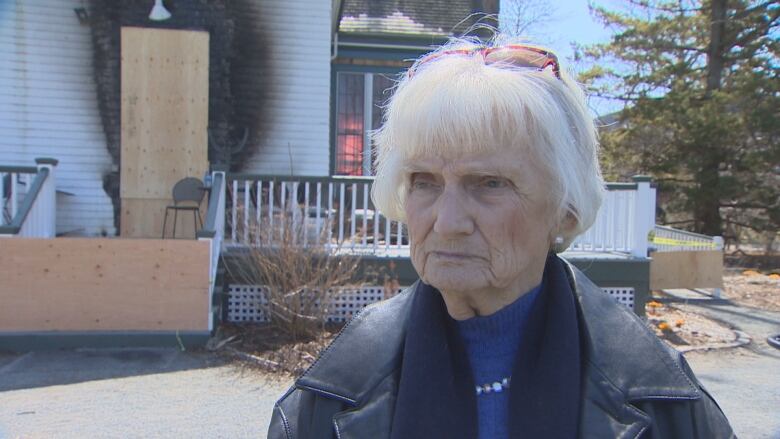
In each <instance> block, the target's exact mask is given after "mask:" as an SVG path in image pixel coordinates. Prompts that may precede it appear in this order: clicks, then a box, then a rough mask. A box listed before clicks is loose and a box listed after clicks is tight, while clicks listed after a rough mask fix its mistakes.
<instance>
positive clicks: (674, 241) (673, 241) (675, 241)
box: [652, 236, 718, 248]
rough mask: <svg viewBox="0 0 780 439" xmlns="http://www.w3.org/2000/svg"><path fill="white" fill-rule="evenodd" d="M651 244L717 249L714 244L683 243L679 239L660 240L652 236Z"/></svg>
mask: <svg viewBox="0 0 780 439" xmlns="http://www.w3.org/2000/svg"><path fill="white" fill-rule="evenodd" d="M652 242H653V243H654V244H662V245H679V246H682V247H708V248H717V246H718V245H717V244H716V243H714V242H698V241H683V240H680V239H672V238H661V237H658V236H654V237H653V239H652Z"/></svg>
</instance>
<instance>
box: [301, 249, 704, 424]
mask: <svg viewBox="0 0 780 439" xmlns="http://www.w3.org/2000/svg"><path fill="white" fill-rule="evenodd" d="M564 262H565V261H564ZM564 265H565V267H566V271H567V275H568V277H569V280H570V283H571V285H572V290H573V291H574V292H575V295H576V298H577V304H578V317H579V320H580V341H581V343H582V345H581V349H582V357H583V365H584V370H583V374H582V376H583V380H584V385H583V394H582V397H583V399H584V402H583V406H582V409H581V410H582V414H581V433H583V432H585V430H586V429H587V430H591V429H592V428H596V429H597V430H600V431H605V430H603V429H600V428H599V427H600V426H603V427H604V428H605V429H608V430H606V431H612V432H614V433H616V434H617V433H618V432H619V433H620V434H618V435H617V436H620V437H636V436H638V435H639V434H640V433H641V432H642V431H644V429H645V428H647V426H648V425H649V424H650V418H649V417H648V416H647V415H646V414H644V413H643V412H641V411H639V410H638V409H637V408H636V407H634V405H633V404H632V403H635V402H640V401H643V400H652V399H666V400H675V399H677V400H692V399H698V398H700V397H701V394H700V392H699V390H698V389H697V387H696V386H695V385H694V384H693V383H692V382H691V380H690V379H689V378H688V376H687V375H686V374H685V373H684V372H683V370H682V369H681V367H680V365H679V364H678V363H677V362H675V361H674V360H673V359H672V358H671V357H670V356H669V351H670V349H671V348H667V347H666V346H665V345H664V344H663V342H661V341H660V340H658V339H657V338H655V337H654V336H653V335H652V334H651V333H650V332H649V331H647V330H646V329H645V328H644V327H643V325H644V323H642V322H641V321H638V319H637V317H636V316H635V315H634V314H633V313H632V312H630V311H629V310H627V309H625V308H624V307H622V305H621V306H617V307H616V306H615V302H614V300H613V299H612V298H610V297H609V296H607V295H606V294H604V293H603V292H602V291H601V290H600V288H599V287H597V286H596V285H594V284H593V283H592V282H591V281H590V280H588V279H587V278H586V277H585V275H583V274H582V273H581V272H580V271H579V270H577V269H576V268H575V267H573V266H572V265H570V264H569V263H565V264H564ZM420 285H421V284H420V282H419V281H418V282H416V283H415V284H414V285H412V286H411V287H409V288H407V289H406V290H405V291H404V292H402V293H401V294H399V295H397V296H396V297H393V298H392V299H389V300H387V301H385V302H384V303H382V304H381V305H380V306H373V305H372V306H369V307H367V308H366V309H365V310H364V311H362V312H361V313H359V314H358V315H357V316H356V317H355V318H353V319H352V320H351V321H350V323H348V324H347V325H346V326H345V327H344V329H343V330H342V332H341V333H340V334H339V336H338V337H336V339H335V340H334V341H333V343H332V344H331V345H330V346H329V347H328V348H327V349H326V350H325V351H324V352H323V353H322V354H321V355H320V357H319V359H318V360H317V361H316V362H315V363H314V364H313V365H312V366H311V367H310V368H309V370H307V371H306V372H305V373H304V374H303V376H301V378H299V379H298V380H297V381H296V386H297V387H299V388H302V389H308V390H310V391H313V392H315V393H318V394H321V395H323V396H326V397H330V398H336V399H339V400H341V401H343V402H345V403H347V404H348V405H350V406H353V407H354V408H353V409H351V410H348V411H345V412H342V413H340V414H339V415H337V416H336V418H335V423H336V427H337V428H339V429H340V437H342V438H347V437H365V436H361V435H362V434H363V433H365V431H364V429H362V428H361V427H360V425H363V424H365V422H366V416H368V417H371V418H374V416H369V415H370V413H383V414H384V415H386V416H390V417H392V410H393V403H394V400H395V398H394V397H390V398H387V397H382V398H381V399H380V400H370V401H367V398H368V399H370V398H369V396H370V395H372V394H373V392H374V391H375V390H377V389H383V390H385V391H386V390H387V388H391V387H392V385H391V384H388V383H392V382H393V381H394V378H393V377H394V376H396V375H397V372H398V370H399V368H400V356H401V353H402V352H403V343H404V338H405V335H406V327H407V321H406V318H407V317H408V316H409V314H410V312H409V311H410V310H409V307H410V306H411V303H412V300H411V298H412V297H413V295H414V293H415V291H417V289H418V288H419V287H420ZM605 309H611V311H610V312H604V310H605ZM356 347H359V348H356ZM672 355H679V354H676V353H672ZM615 359H620V361H615ZM369 402H370V403H369ZM364 403H365V404H364ZM369 412H370V413H369ZM382 417H383V418H384V416H382ZM352 428H355V429H356V432H357V435H356V436H351V435H350V434H349V430H351V429H352ZM617 436H616V437H617ZM377 437H378V436H377Z"/></svg>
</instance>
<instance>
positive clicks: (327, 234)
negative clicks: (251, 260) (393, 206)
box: [229, 175, 409, 256]
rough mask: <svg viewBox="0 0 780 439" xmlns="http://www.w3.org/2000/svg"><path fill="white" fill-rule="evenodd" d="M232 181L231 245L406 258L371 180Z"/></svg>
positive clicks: (404, 243) (401, 231)
mask: <svg viewBox="0 0 780 439" xmlns="http://www.w3.org/2000/svg"><path fill="white" fill-rule="evenodd" d="M229 179H231V200H232V203H231V208H230V219H229V229H230V244H236V245H253V246H265V245H276V244H278V243H279V242H281V240H282V239H285V237H287V238H286V239H289V240H290V242H289V243H290V244H293V245H301V246H325V247H327V248H330V249H334V250H336V249H338V250H339V251H342V252H349V253H355V254H372V255H383V256H408V254H409V243H408V238H407V236H406V228H405V227H404V225H403V224H402V223H400V222H398V221H392V220H388V219H387V218H386V217H385V216H384V215H382V214H381V213H380V212H377V211H376V210H375V209H374V206H373V203H372V202H371V197H370V192H371V184H372V182H373V179H372V178H353V177H332V178H312V177H268V176H247V175H236V176H231V177H229Z"/></svg>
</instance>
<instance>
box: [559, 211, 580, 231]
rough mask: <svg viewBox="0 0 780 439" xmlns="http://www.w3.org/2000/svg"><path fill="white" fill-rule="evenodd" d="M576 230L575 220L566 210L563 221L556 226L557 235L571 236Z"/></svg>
mask: <svg viewBox="0 0 780 439" xmlns="http://www.w3.org/2000/svg"><path fill="white" fill-rule="evenodd" d="M576 228H577V218H576V217H575V216H574V214H573V213H571V211H570V210H567V211H566V215H564V217H563V220H561V224H560V226H558V235H561V236H567V237H568V236H571V235H572V233H573V232H574V230H576Z"/></svg>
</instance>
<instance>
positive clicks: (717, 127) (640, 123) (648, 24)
mask: <svg viewBox="0 0 780 439" xmlns="http://www.w3.org/2000/svg"><path fill="white" fill-rule="evenodd" d="M626 6H627V7H626V8H624V9H625V10H622V11H614V10H607V9H606V8H604V7H592V8H591V11H592V12H593V13H594V14H595V15H596V16H597V17H598V18H600V19H601V21H602V22H603V23H604V24H605V25H606V26H608V27H610V28H611V29H613V30H614V31H615V32H614V34H613V36H612V38H611V41H610V42H608V43H604V44H600V45H594V46H590V47H584V48H580V49H579V51H578V56H580V57H582V58H584V59H585V60H587V61H588V62H589V63H590V68H589V69H588V70H587V71H586V72H584V73H583V74H582V77H581V79H582V80H583V81H584V82H585V83H587V84H588V85H589V86H590V87H591V89H592V91H593V92H595V93H596V94H598V95H600V96H604V97H608V98H612V99H618V100H620V101H622V102H623V103H624V104H625V106H624V109H623V110H622V111H621V112H620V113H619V115H618V122H617V123H616V124H614V125H613V126H608V127H604V129H603V133H602V144H603V152H604V162H605V164H606V169H605V171H606V173H607V175H609V176H610V177H613V178H615V177H620V176H621V175H623V176H625V175H630V174H633V173H648V174H651V175H653V176H654V177H655V178H656V180H657V181H658V183H659V189H660V190H659V193H660V196H659V201H660V206H661V208H662V209H663V212H661V213H662V217H661V218H662V221H665V222H666V223H667V224H675V225H678V226H679V227H685V228H688V229H690V230H693V231H696V232H700V233H706V234H709V235H725V236H726V237H727V238H732V239H734V238H737V239H739V238H740V235H743V237H744V235H745V234H746V233H747V234H750V233H752V234H753V235H755V233H756V232H758V233H760V234H762V235H764V236H765V237H766V238H768V239H769V241H770V242H771V241H772V240H774V239H775V238H776V237H778V229H780V78H778V73H780V68H779V67H778V66H779V65H780V63H779V62H778V61H779V59H778V48H780V42H779V41H778V37H780V20H779V17H780V1H777V0H775V1H748V0H679V1H664V0H628V2H627V5H626Z"/></svg>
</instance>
